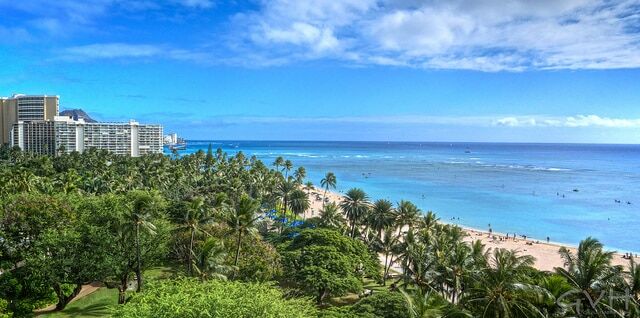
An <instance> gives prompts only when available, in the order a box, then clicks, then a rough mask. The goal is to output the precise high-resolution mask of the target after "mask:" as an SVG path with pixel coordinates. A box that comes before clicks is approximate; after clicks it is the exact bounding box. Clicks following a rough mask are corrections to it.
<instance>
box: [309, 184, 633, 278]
mask: <svg viewBox="0 0 640 318" xmlns="http://www.w3.org/2000/svg"><path fill="white" fill-rule="evenodd" d="M323 195H324V190H322V189H317V188H315V189H313V190H311V195H310V197H309V201H310V203H311V208H310V210H309V211H307V212H306V213H305V217H306V218H310V217H317V216H319V214H320V210H322V198H323ZM317 197H319V198H320V200H316V198H317ZM327 198H328V199H329V201H331V202H336V203H339V202H340V201H341V200H342V194H340V193H337V192H333V191H327ZM462 228H463V229H464V230H465V231H466V233H467V237H465V239H464V240H465V241H466V242H471V241H475V240H481V241H482V243H483V244H485V245H486V248H491V249H495V248H505V249H508V250H515V251H518V252H520V253H521V254H523V255H531V256H533V257H535V259H536V263H535V268H537V269H538V270H541V271H553V270H554V268H556V267H562V266H563V264H564V261H563V260H562V258H561V257H560V254H559V253H558V251H559V250H560V248H561V247H566V248H568V249H570V250H571V251H573V252H574V253H575V252H576V248H575V247H574V246H570V245H565V244H559V243H553V242H551V243H547V242H546V240H542V239H538V238H527V240H524V239H522V238H521V237H518V239H516V240H514V239H513V234H511V238H510V239H508V240H504V239H503V240H502V241H500V240H499V239H498V237H503V238H504V237H506V234H503V233H497V232H493V233H492V234H491V236H490V235H489V232H487V231H481V230H477V229H472V228H468V227H462ZM494 236H495V237H496V239H495V240H494V239H493V237H494ZM578 243H579V242H576V244H578ZM622 256H623V254H619V253H616V254H615V256H614V258H613V265H622V266H624V267H625V269H626V268H627V267H628V266H629V260H628V259H624V258H622ZM635 261H636V263H637V262H640V258H637V257H636V258H635Z"/></svg>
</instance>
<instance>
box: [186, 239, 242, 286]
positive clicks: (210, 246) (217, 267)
mask: <svg viewBox="0 0 640 318" xmlns="http://www.w3.org/2000/svg"><path fill="white" fill-rule="evenodd" d="M194 254H195V253H194ZM194 256H195V257H194V260H193V262H194V264H193V268H194V270H195V271H196V273H197V274H198V276H200V278H201V279H209V278H212V279H219V280H227V274H229V273H231V272H233V270H234V269H235V267H233V266H229V265H226V264H225V259H226V257H227V252H226V249H225V247H224V245H223V244H222V242H218V241H217V240H216V239H214V238H208V239H207V240H206V241H205V242H204V243H203V244H202V246H201V247H200V250H199V252H198V253H197V254H196V255H194Z"/></svg>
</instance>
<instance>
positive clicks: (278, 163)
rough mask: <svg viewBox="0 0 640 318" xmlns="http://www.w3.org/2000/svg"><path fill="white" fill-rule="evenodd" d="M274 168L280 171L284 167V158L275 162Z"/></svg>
mask: <svg viewBox="0 0 640 318" xmlns="http://www.w3.org/2000/svg"><path fill="white" fill-rule="evenodd" d="M273 166H274V167H276V170H278V171H280V169H279V168H280V166H284V158H282V157H278V158H276V160H275V161H274V162H273Z"/></svg>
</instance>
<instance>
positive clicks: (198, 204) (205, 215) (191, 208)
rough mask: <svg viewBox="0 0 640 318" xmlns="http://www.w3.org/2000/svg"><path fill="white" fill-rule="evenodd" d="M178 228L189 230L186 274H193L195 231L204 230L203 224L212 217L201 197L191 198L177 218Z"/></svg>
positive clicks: (207, 222) (208, 221)
mask: <svg viewBox="0 0 640 318" xmlns="http://www.w3.org/2000/svg"><path fill="white" fill-rule="evenodd" d="M179 222H180V226H179V227H178V229H179V230H186V231H189V250H188V251H187V274H189V275H192V274H193V261H192V259H193V255H194V254H195V252H194V249H193V245H194V243H195V238H196V234H197V233H201V232H204V230H203V228H202V227H203V225H205V224H209V223H211V222H213V217H212V216H211V213H210V211H209V209H208V208H207V206H206V205H205V202H204V199H203V198H202V197H197V198H194V199H193V200H191V201H190V202H189V203H188V204H187V206H186V209H185V210H184V212H183V215H182V218H181V219H180V220H179Z"/></svg>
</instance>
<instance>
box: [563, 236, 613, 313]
mask: <svg viewBox="0 0 640 318" xmlns="http://www.w3.org/2000/svg"><path fill="white" fill-rule="evenodd" d="M613 255H614V253H613V252H605V251H604V249H603V245H602V243H600V242H599V241H598V240H597V239H594V238H592V237H588V238H586V239H585V240H583V241H581V242H580V245H578V251H577V254H575V255H574V254H573V253H572V252H571V251H570V250H569V249H567V248H565V247H562V248H560V256H562V259H563V260H564V267H565V268H556V272H557V273H558V274H559V275H561V276H563V277H564V278H566V279H567V281H568V282H569V284H570V285H571V286H572V287H573V288H574V289H575V290H576V293H575V295H574V296H575V297H576V298H577V301H579V302H580V303H581V304H582V305H584V306H587V305H588V306H589V307H590V308H586V309H585V310H584V311H583V313H585V314H591V315H599V316H602V315H604V313H605V312H607V311H609V310H610V309H611V308H609V306H608V303H607V302H597V303H593V299H598V298H599V297H600V296H601V294H602V293H603V292H608V291H609V289H611V288H613V287H614V285H617V284H619V283H620V280H621V275H620V274H621V273H622V268H621V267H620V266H611V260H612V259H613Z"/></svg>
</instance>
